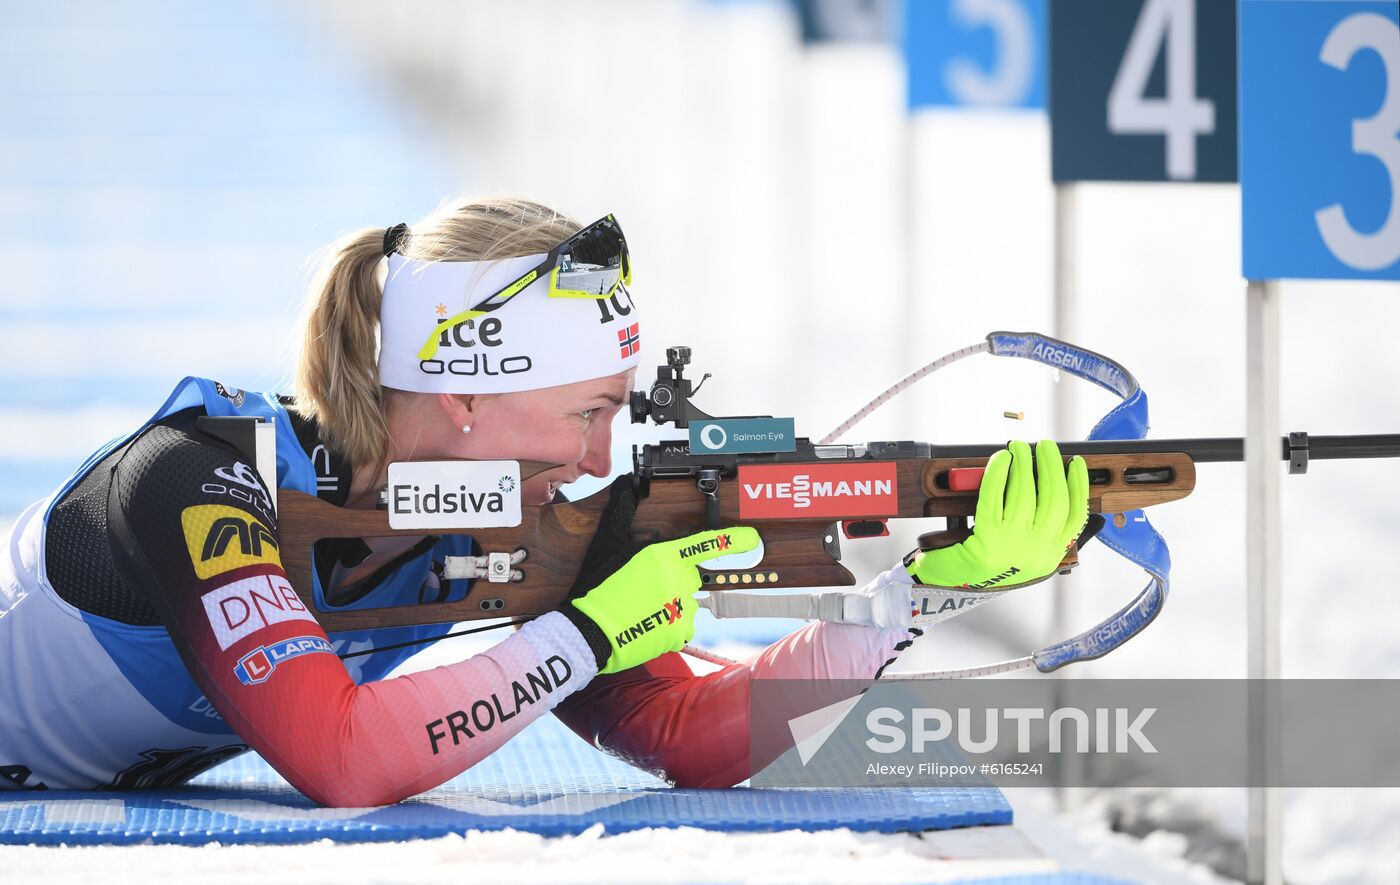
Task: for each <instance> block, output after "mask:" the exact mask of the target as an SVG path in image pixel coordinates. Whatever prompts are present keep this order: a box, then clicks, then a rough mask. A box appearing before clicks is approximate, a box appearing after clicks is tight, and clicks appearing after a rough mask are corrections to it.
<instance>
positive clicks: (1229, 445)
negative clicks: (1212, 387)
mask: <svg viewBox="0 0 1400 885" xmlns="http://www.w3.org/2000/svg"><path fill="white" fill-rule="evenodd" d="M1001 448H1002V447H1001V446H994V445H951V446H941V445H935V446H932V447H931V452H930V455H931V456H932V457H934V458H986V457H990V456H991V455H992V454H993V453H994V452H996V451H998V450H999V449H1001ZM1060 451H1061V452H1063V453H1064V454H1066V455H1136V454H1142V453H1147V452H1183V453H1185V454H1187V455H1189V456H1190V457H1191V460H1192V461H1195V462H1197V463H1198V464H1199V463H1204V462H1208V461H1243V460H1244V440H1243V439H1241V438H1239V437H1237V436H1235V437H1227V436H1215V437H1201V438H1198V439H1133V440H1112V439H1106V440H1093V441H1080V442H1063V443H1060ZM1279 456H1280V458H1281V459H1282V460H1284V461H1291V460H1292V459H1293V458H1294V457H1295V456H1306V457H1305V460H1313V459H1322V460H1332V459H1339V458H1400V434H1396V433H1375V434H1359V435H1353V436H1312V437H1310V436H1308V435H1307V434H1297V433H1295V434H1290V435H1289V436H1285V437H1280V438H1279Z"/></svg>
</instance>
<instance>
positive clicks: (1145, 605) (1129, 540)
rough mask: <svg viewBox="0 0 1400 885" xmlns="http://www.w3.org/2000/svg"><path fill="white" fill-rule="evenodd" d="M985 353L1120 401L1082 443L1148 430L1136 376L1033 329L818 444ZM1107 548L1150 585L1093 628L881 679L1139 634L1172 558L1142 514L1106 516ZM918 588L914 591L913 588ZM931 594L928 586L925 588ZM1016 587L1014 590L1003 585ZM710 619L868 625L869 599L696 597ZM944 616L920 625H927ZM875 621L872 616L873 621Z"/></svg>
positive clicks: (1049, 666) (1156, 608) (968, 351)
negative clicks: (1056, 373) (1013, 651)
mask: <svg viewBox="0 0 1400 885" xmlns="http://www.w3.org/2000/svg"><path fill="white" fill-rule="evenodd" d="M981 352H989V353H991V354H993V355H994V356H1002V357H1013V358H1017V359H1026V360H1031V361H1033V362H1038V363H1041V364H1042V365H1046V366H1051V367H1052V368H1055V369H1058V370H1060V371H1062V372H1066V373H1068V374H1070V375H1073V376H1075V377H1077V378H1082V379H1084V380H1085V381H1090V382H1092V383H1094V384H1097V385H1098V386H1099V387H1102V388H1104V389H1105V390H1107V391H1109V392H1110V393H1113V394H1115V395H1117V396H1118V397H1119V399H1120V402H1119V403H1118V404H1117V405H1116V406H1114V407H1113V408H1112V409H1111V410H1109V412H1108V413H1107V414H1105V415H1104V416H1103V417H1102V418H1101V419H1099V421H1098V423H1097V424H1095V425H1094V428H1093V429H1092V430H1091V431H1090V432H1089V435H1088V437H1087V438H1088V439H1090V440H1102V439H1143V438H1144V437H1146V435H1147V431H1148V416H1147V394H1146V392H1145V391H1143V389H1142V387H1141V385H1139V384H1138V382H1137V379H1136V378H1134V377H1133V375H1132V373H1131V372H1129V371H1128V370H1127V369H1126V368H1124V367H1123V366H1122V365H1121V364H1120V363H1118V362H1115V361H1114V360H1111V359H1109V358H1108V357H1106V356H1103V355H1101V354H1098V353H1094V352H1093V351H1091V350H1086V349H1085V348H1082V347H1077V346H1075V345H1073V344H1069V343H1067V342H1064V341H1060V340H1058V339H1055V338H1050V337H1048V336H1045V335H1039V334H1036V333H1033V332H993V333H991V334H990V335H988V336H987V339H986V341H985V342H983V343H981V344H977V345H973V346H972V347H966V348H963V349H961V350H957V351H954V352H953V353H951V354H949V355H948V356H945V357H942V358H940V359H938V360H935V361H934V362H933V363H930V364H929V365H927V366H925V367H924V368H922V369H920V370H918V371H916V372H913V373H911V374H909V375H907V376H905V377H904V378H903V379H901V380H900V381H899V382H897V383H896V384H895V385H893V386H892V387H890V388H889V389H887V390H885V391H883V392H882V393H881V394H880V396H879V397H877V398H876V399H875V400H874V401H872V402H871V403H869V404H868V405H867V406H866V407H864V408H863V409H861V410H860V411H858V412H857V413H856V414H855V415H853V416H851V418H850V419H849V420H847V421H846V422H844V423H843V424H842V425H841V427H840V428H838V429H837V430H836V431H834V432H833V434H828V436H827V437H825V438H824V439H823V441H824V442H826V441H830V439H831V438H832V436H833V435H834V434H836V433H840V432H844V431H846V430H849V429H850V428H851V427H852V426H854V425H855V424H856V423H857V422H858V421H860V420H861V419H863V418H865V417H866V416H867V415H869V414H870V413H871V412H873V411H874V410H875V409H876V408H878V407H879V406H881V405H883V404H884V403H885V402H888V401H889V400H890V399H891V398H892V397H893V396H894V395H896V394H898V393H902V392H903V391H904V390H906V389H907V388H908V387H909V386H910V385H912V384H913V383H914V382H916V381H919V380H921V379H922V378H924V377H927V376H928V375H930V374H932V373H933V372H934V371H937V370H938V369H940V368H942V367H944V366H946V365H949V364H950V363H952V362H954V361H956V360H959V359H962V358H965V357H967V356H971V355H972V354H975V353H981ZM1096 537H1097V538H1098V540H1100V541H1101V542H1103V543H1104V544H1105V545H1106V546H1107V547H1108V548H1109V549H1110V550H1113V551H1114V552H1115V553H1117V554H1119V555H1120V556H1122V557H1124V558H1125V559H1128V560H1129V561H1131V562H1133V563H1135V564H1136V565H1138V566H1139V567H1140V568H1142V569H1143V570H1144V571H1146V572H1147V574H1148V577H1149V581H1148V583H1147V586H1146V587H1144V588H1143V589H1142V590H1141V591H1140V592H1139V593H1138V595H1137V597H1136V598H1135V599H1133V601H1132V602H1130V603H1128V604H1127V605H1126V606H1124V607H1123V608H1122V609H1119V610H1118V611H1117V612H1115V613H1114V614H1113V615H1112V616H1111V617H1109V618H1108V619H1107V620H1104V621H1102V622H1101V623H1099V624H1098V625H1097V626H1095V627H1092V628H1091V629H1089V630H1086V631H1084V632H1083V633H1080V634H1079V635H1077V636H1073V637H1071V638H1069V639H1066V640H1063V641H1061V642H1057V643H1054V644H1052V645H1048V646H1046V647H1045V648H1042V649H1039V650H1037V651H1035V652H1033V653H1032V654H1030V655H1029V656H1027V657H1024V658H1017V659H1015V660H1012V661H1004V662H1002V663H999V664H992V665H988V666H985V667H969V668H963V669H960V670H946V671H939V672H937V673H918V674H890V675H889V676H888V677H885V678H893V677H895V676H896V675H897V676H898V677H899V678H911V677H917V678H929V677H938V678H958V677H969V676H983V675H990V674H993V673H1003V672H1009V671H1011V670H1017V669H1021V668H1024V667H1028V666H1032V665H1033V666H1035V668H1036V669H1038V670H1040V671H1041V672H1042V673H1049V672H1050V671H1052V670H1056V669H1059V668H1060V667H1063V666H1064V665H1065V664H1069V663H1073V662H1075V661H1087V660H1093V659H1094V658H1100V657H1103V656H1104V655H1106V654H1108V653H1109V652H1110V651H1113V650H1114V649H1115V648H1117V647H1118V646H1120V645H1122V644H1123V643H1124V642H1127V641H1128V640H1129V639H1131V638H1132V637H1134V636H1136V635H1137V634H1138V633H1140V632H1142V630H1143V628H1145V627H1146V626H1147V625H1148V624H1150V623H1151V622H1152V621H1153V619H1155V618H1156V617H1157V614H1158V613H1159V612H1160V611H1161V610H1162V607H1163V605H1165V604H1166V599H1167V593H1168V590H1169V587H1170V573H1171V553H1170V551H1168V549H1167V544H1166V541H1165V540H1163V538H1162V536H1161V535H1160V534H1159V533H1158V532H1157V530H1156V529H1154V528H1153V527H1152V524H1151V523H1150V522H1149V521H1148V519H1147V517H1146V516H1145V515H1144V514H1143V512H1142V511H1141V510H1132V511H1128V512H1126V513H1124V514H1123V520H1122V525H1121V526H1119V525H1117V524H1116V523H1115V521H1114V520H1113V519H1108V520H1107V522H1106V524H1105V525H1104V527H1103V529H1102V530H1101V531H1100V532H1099V533H1098V535H1097V536H1096ZM912 589H915V590H917V589H920V588H917V587H916V588H912ZM923 589H932V588H923ZM1010 589H1018V588H1008V590H1010ZM701 604H702V605H704V606H705V607H706V608H708V609H709V610H710V611H711V612H712V613H713V614H714V615H715V616H716V617H721V618H726V617H781V618H801V619H804V620H822V621H838V622H845V623H866V624H869V623H872V617H873V616H875V615H876V614H877V613H876V612H872V610H871V609H872V605H874V603H872V599H871V597H870V596H867V595H863V594H862V593H860V592H859V591H856V590H848V589H842V590H828V591H824V592H821V593H788V594H767V593H764V594H760V593H735V592H733V591H726V592H723V593H712V594H710V595H709V597H708V599H703V600H701ZM958 607H961V604H959V606H958ZM944 619H946V616H944V617H938V618H936V619H935V618H929V617H925V619H923V620H920V618H918V617H916V618H915V619H914V623H916V624H918V623H931V622H933V621H934V620H944ZM877 620H878V619H877Z"/></svg>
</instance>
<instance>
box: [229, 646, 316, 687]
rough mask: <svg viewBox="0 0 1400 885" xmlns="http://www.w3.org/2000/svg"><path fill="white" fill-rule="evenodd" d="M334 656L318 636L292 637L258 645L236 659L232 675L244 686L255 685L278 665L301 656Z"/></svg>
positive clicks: (263, 680)
mask: <svg viewBox="0 0 1400 885" xmlns="http://www.w3.org/2000/svg"><path fill="white" fill-rule="evenodd" d="M314 654H332V655H333V654H335V649H334V648H333V647H332V646H331V644H330V643H329V642H328V641H326V640H325V639H323V638H322V637H320V636H294V637H292V638H291V639H285V640H283V641H282V642H274V643H273V644H272V645H260V646H258V647H257V648H255V649H253V650H252V651H250V652H248V653H247V654H246V655H244V656H243V657H241V658H239V659H238V666H236V667H234V668H233V675H235V676H237V677H238V681H239V682H241V683H243V684H244V685H257V684H259V683H262V682H266V681H267V677H269V676H271V675H272V671H273V670H276V669H277V665H278V664H283V663H286V662H287V661H290V660H292V659H293V658H299V657H301V656H302V655H314Z"/></svg>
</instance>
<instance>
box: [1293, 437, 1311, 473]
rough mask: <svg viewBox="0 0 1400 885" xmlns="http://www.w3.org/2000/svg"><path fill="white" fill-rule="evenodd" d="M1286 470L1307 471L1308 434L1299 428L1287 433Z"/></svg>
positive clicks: (1294, 471)
mask: <svg viewBox="0 0 1400 885" xmlns="http://www.w3.org/2000/svg"><path fill="white" fill-rule="evenodd" d="M1288 472H1289V473H1290V474H1294V473H1307V472H1308V435H1307V434H1306V433H1304V432H1303V431H1301V430H1298V431H1294V432H1293V433H1290V434H1288Z"/></svg>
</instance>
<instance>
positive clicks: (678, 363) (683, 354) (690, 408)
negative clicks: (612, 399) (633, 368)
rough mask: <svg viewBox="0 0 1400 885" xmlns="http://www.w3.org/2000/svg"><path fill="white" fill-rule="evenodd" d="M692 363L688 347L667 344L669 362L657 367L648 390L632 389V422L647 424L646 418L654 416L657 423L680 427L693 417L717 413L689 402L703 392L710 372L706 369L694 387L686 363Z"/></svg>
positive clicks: (700, 418) (706, 417)
mask: <svg viewBox="0 0 1400 885" xmlns="http://www.w3.org/2000/svg"><path fill="white" fill-rule="evenodd" d="M689 364H690V348H689V347H668V348H666V365H664V366H658V367H657V369H656V381H655V382H654V383H653V384H652V385H651V390H650V391H648V392H647V393H642V392H641V391H640V390H634V391H633V392H632V398H631V401H630V404H629V405H630V408H631V412H632V423H633V424H645V423H646V420H647V418H651V420H653V421H655V422H656V423H657V424H666V423H674V424H675V425H676V426H677V427H689V426H690V422H691V421H707V420H710V419H712V418H713V417H714V416H713V415H707V414H706V413H704V412H702V411H700V410H699V409H697V408H696V407H695V406H694V405H693V404H692V403H691V402H690V398H691V397H692V396H694V395H695V394H697V393H699V392H700V388H701V387H703V386H704V384H705V380H706V379H707V378H709V377H710V373H709V372H706V373H705V375H704V376H703V377H702V378H701V379H700V383H699V384H697V385H695V387H694V388H692V387H691V382H690V379H688V378H686V377H685V367H686V366H688V365H689Z"/></svg>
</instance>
